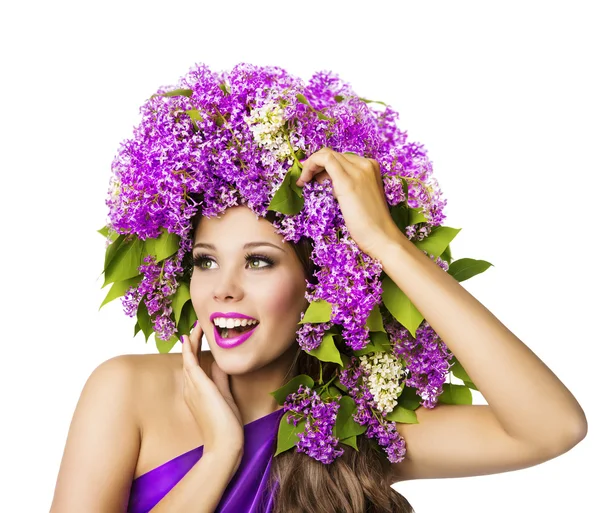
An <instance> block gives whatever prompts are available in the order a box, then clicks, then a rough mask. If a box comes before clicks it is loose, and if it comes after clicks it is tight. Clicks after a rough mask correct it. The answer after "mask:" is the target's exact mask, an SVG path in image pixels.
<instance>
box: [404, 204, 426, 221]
mask: <svg viewBox="0 0 600 513" xmlns="http://www.w3.org/2000/svg"><path fill="white" fill-rule="evenodd" d="M426 222H427V218H426V217H425V215H424V214H423V209H422V208H409V209H408V224H417V223H426Z"/></svg>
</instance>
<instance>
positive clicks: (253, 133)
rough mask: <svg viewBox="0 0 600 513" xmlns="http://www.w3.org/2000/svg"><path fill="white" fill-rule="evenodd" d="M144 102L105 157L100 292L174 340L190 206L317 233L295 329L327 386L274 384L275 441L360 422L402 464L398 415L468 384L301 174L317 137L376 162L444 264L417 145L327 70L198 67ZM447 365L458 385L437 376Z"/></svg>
mask: <svg viewBox="0 0 600 513" xmlns="http://www.w3.org/2000/svg"><path fill="white" fill-rule="evenodd" d="M141 114H142V121H141V123H140V124H139V126H137V127H136V128H135V129H134V134H133V137H132V138H131V139H127V140H125V141H124V142H123V143H122V144H121V147H120V149H119V151H118V154H117V156H116V158H115V160H114V162H113V165H112V170H113V175H112V177H111V181H110V190H109V198H108V199H107V202H106V203H107V205H108V206H109V208H110V213H109V220H108V222H107V225H106V226H105V227H104V228H103V229H101V230H100V233H102V234H103V235H105V236H106V237H107V239H108V240H107V247H106V257H105V265H104V273H105V278H106V280H105V283H104V286H105V285H107V284H109V283H112V287H111V289H110V291H109V293H108V295H107V296H106V299H105V300H104V302H103V303H102V304H103V305H104V304H106V303H107V302H109V301H111V300H113V299H115V298H117V297H122V303H123V307H124V310H125V312H126V314H127V315H129V316H131V317H133V316H136V317H137V322H136V325H135V332H134V335H135V334H137V332H138V331H140V330H141V331H143V333H144V335H145V337H146V340H148V337H149V336H150V335H151V334H152V332H155V341H156V344H157V347H158V349H159V351H160V352H169V351H170V349H171V348H172V347H173V345H174V344H175V343H176V341H177V340H178V339H179V336H180V335H181V334H184V333H185V334H187V333H188V332H189V330H190V327H191V326H192V324H193V323H194V321H195V320H196V319H197V317H196V315H195V312H194V310H193V307H192V303H191V299H190V293H189V280H190V270H189V269H187V267H186V265H185V262H186V257H187V258H189V257H190V254H191V250H192V244H193V240H192V238H193V233H192V218H193V217H194V216H195V215H196V214H197V213H198V212H201V215H202V216H206V217H213V216H216V215H219V214H221V213H223V212H224V211H225V210H226V209H227V208H228V207H232V206H236V205H246V206H247V207H248V208H250V209H251V210H252V211H253V212H254V213H255V214H256V215H257V216H263V217H264V216H265V215H266V214H267V212H268V211H274V212H275V221H274V222H273V226H274V227H275V229H276V231H277V233H279V234H281V235H282V236H283V238H284V240H286V241H294V242H298V241H299V240H300V238H302V237H307V238H309V239H311V241H312V243H313V252H312V255H311V258H312V260H313V262H314V263H315V264H316V268H317V269H318V271H316V272H315V275H314V277H315V280H314V281H316V283H315V284H311V283H308V282H307V292H306V299H307V300H308V301H310V305H309V307H308V309H307V310H306V311H305V312H303V313H302V315H301V318H300V319H299V329H298V331H297V340H298V343H299V344H300V346H301V348H302V349H303V350H304V351H306V352H307V353H309V354H311V355H312V356H314V357H315V358H317V359H318V360H319V361H321V362H335V363H337V364H338V365H339V371H338V372H336V375H335V379H334V380H331V381H329V382H328V383H323V382H317V383H315V382H314V380H313V379H312V378H311V377H310V376H307V375H300V376H296V377H294V378H293V379H292V380H290V381H289V382H288V383H287V384H286V385H284V386H283V387H282V388H280V389H279V390H277V391H275V392H273V395H274V396H275V397H276V398H277V400H278V401H279V403H280V404H284V405H285V406H284V408H285V410H286V413H285V415H284V417H283V418H282V421H281V422H282V424H281V426H282V427H283V435H284V436H282V430H281V429H280V438H279V440H278V446H277V452H276V454H279V453H280V452H282V451H285V450H288V449H290V448H292V447H293V446H296V448H297V450H298V451H302V452H305V453H306V454H308V455H310V456H311V457H313V458H315V459H316V460H318V461H321V462H323V463H331V462H332V461H333V460H334V459H335V458H337V457H338V456H339V455H341V454H342V453H343V449H342V448H341V447H340V446H339V444H340V443H341V444H344V445H347V446H349V447H354V448H356V437H357V436H360V435H362V434H366V436H367V437H369V438H375V439H376V441H377V443H378V446H379V447H380V448H381V449H383V450H384V451H385V452H386V454H387V457H388V459H389V460H390V461H391V462H399V461H401V460H402V459H403V458H404V455H405V452H406V448H405V444H404V439H403V438H402V437H401V436H400V435H399V434H398V433H397V431H396V429H395V422H405V423H410V422H417V420H416V415H415V413H414V410H415V409H416V408H417V407H418V406H419V405H423V406H425V407H427V408H433V407H434V406H435V405H436V403H437V402H438V400H441V401H444V402H456V401H457V399H456V398H457V397H460V396H461V393H462V399H458V400H460V401H465V400H468V398H467V399H465V395H464V394H465V392H467V393H468V397H469V398H470V393H469V391H468V388H473V389H475V386H474V385H473V384H472V382H471V380H470V379H469V378H468V376H466V374H464V370H462V369H461V367H460V364H459V363H458V362H457V361H456V359H455V358H454V357H453V355H452V354H451V353H450V352H449V351H448V348H447V346H446V345H445V344H444V342H443V341H442V340H441V339H440V338H439V337H438V336H437V335H436V333H435V332H434V331H433V330H432V328H431V327H430V326H429V325H428V324H427V322H426V321H424V319H423V318H422V317H420V318H419V316H418V312H416V309H414V306H413V305H412V304H411V303H410V301H408V299H407V298H406V296H403V295H402V291H400V290H399V289H398V288H397V286H395V284H394V283H393V282H392V281H391V280H389V278H387V277H385V276H383V274H384V273H383V272H382V268H381V264H380V263H379V262H378V261H377V260H375V259H372V258H370V257H369V256H368V255H366V254H365V253H363V252H362V251H361V250H360V249H359V248H358V246H357V245H356V243H355V242H354V241H353V240H352V239H351V237H350V236H349V233H348V230H347V229H346V226H345V223H344V219H343V217H342V214H341V211H340V209H339V206H338V204H337V200H336V199H335V198H334V197H333V191H332V187H331V182H330V181H329V180H326V181H324V182H323V183H321V184H319V183H318V182H317V181H316V180H313V181H311V182H309V183H307V184H306V185H305V186H304V187H303V188H299V187H298V186H296V184H295V182H296V179H297V178H298V176H299V175H300V170H301V164H300V160H303V159H304V158H306V157H308V156H310V155H311V154H312V153H314V152H315V151H317V150H319V149H320V148H322V147H324V146H328V147H330V148H332V149H333V150H335V151H338V152H353V153H356V154H358V155H361V156H364V157H369V158H373V159H375V160H377V161H378V162H379V165H380V168H381V173H382V180H383V184H384V190H385V196H386V199H387V202H388V204H389V208H390V212H391V214H392V217H393V219H394V221H395V222H396V224H397V225H398V227H399V228H400V229H401V230H402V232H403V233H404V234H405V235H406V236H407V238H408V239H409V240H411V241H412V242H413V243H414V244H415V245H417V246H420V245H421V246H420V247H421V249H422V250H423V251H425V252H426V253H427V254H428V255H429V256H430V258H432V259H434V260H435V261H436V263H437V264H438V265H439V266H440V267H442V268H443V269H444V270H446V271H449V269H450V268H451V267H452V266H450V267H449V262H450V261H451V255H450V247H449V242H450V240H451V238H452V237H453V236H454V235H456V233H457V230H454V229H452V228H447V227H442V226H441V222H442V221H443V220H444V218H445V216H444V214H443V213H442V209H443V207H444V206H445V201H441V200H440V198H439V197H440V193H439V189H438V187H437V182H436V181H435V179H434V178H432V177H431V172H432V167H431V163H430V161H429V160H428V158H427V154H426V151H425V150H424V149H423V147H422V146H421V145H420V144H417V143H412V142H408V141H407V136H406V132H402V131H401V130H400V129H399V128H398V126H397V124H396V121H397V118H398V114H397V113H396V112H395V111H394V110H393V109H392V108H391V107H389V106H386V105H385V104H382V103H381V102H371V101H369V100H365V99H364V98H361V97H359V96H358V95H357V94H355V93H354V91H353V90H352V88H351V87H350V85H349V84H347V83H345V82H343V81H342V80H340V79H339V78H338V77H337V76H336V75H334V74H332V73H327V72H321V73H316V74H315V75H313V77H312V78H311V79H310V80H309V81H308V83H304V82H303V81H302V80H300V79H299V78H296V77H294V76H292V75H290V74H289V73H287V72H286V71H285V70H283V69H281V68H278V67H259V66H253V65H249V64H239V65H238V66H236V67H234V68H233V69H232V70H231V71H230V72H222V73H216V72H213V71H211V70H210V69H209V68H208V67H207V66H205V65H196V66H194V67H192V68H191V69H190V71H189V72H188V74H187V75H185V76H184V77H182V78H181V79H180V81H179V83H178V84H177V85H176V86H175V87H174V88H173V87H169V88H161V89H159V90H158V91H157V93H156V94H154V95H153V96H152V97H151V98H149V99H148V100H147V101H146V102H145V103H144V105H143V106H142V107H141ZM464 260H465V261H466V260H470V259H464ZM473 262H481V261H474V260H470V263H471V264H472V263H473ZM460 263H461V261H456V262H454V263H453V266H454V265H455V264H459V265H456V266H455V270H456V275H457V274H458V271H459V270H460V271H462V279H466V277H469V276H466V274H468V273H470V275H473V274H476V273H477V272H482V271H483V270H485V269H481V268H480V269H479V270H477V271H475V270H473V265H471V267H469V268H468V270H466V271H465V268H466V267H468V266H467V265H466V262H463V265H462V266H461V265H460ZM459 268H460V269H459ZM457 279H458V278H457ZM411 307H412V310H411ZM415 312H416V314H417V315H415ZM451 365H453V366H454V367H453V373H454V374H455V375H456V376H457V377H459V378H461V379H463V381H464V382H465V385H464V388H465V390H463V389H462V388H460V389H457V388H452V387H463V386H462V385H452V384H448V383H445V380H446V376H448V373H449V369H450V367H451ZM461 391H462V392H461ZM458 392H461V393H458ZM307 408H308V410H307ZM306 411H309V413H308V414H306V413H305V412H306ZM299 421H302V422H300V424H299ZM290 433H295V434H296V435H297V436H296V437H291V436H289V434H290ZM289 440H292V442H289ZM294 440H295V442H294Z"/></svg>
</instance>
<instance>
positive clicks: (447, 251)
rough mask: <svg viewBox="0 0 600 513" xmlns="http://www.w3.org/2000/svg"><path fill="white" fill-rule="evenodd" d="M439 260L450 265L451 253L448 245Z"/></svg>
mask: <svg viewBox="0 0 600 513" xmlns="http://www.w3.org/2000/svg"><path fill="white" fill-rule="evenodd" d="M440 258H441V259H442V260H445V261H446V262H448V263H452V252H451V251H450V244H448V247H447V248H446V249H445V250H444V252H443V253H442V254H441V255H440Z"/></svg>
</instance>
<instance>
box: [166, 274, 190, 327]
mask: <svg viewBox="0 0 600 513" xmlns="http://www.w3.org/2000/svg"><path fill="white" fill-rule="evenodd" d="M190 298H191V296H190V286H189V285H188V284H187V283H186V282H180V283H179V286H178V287H177V290H176V291H175V294H173V295H172V296H171V308H172V309H173V317H174V319H175V324H176V325H177V324H179V318H180V316H181V310H182V309H183V307H184V305H185V304H186V303H187V302H188V301H189V300H190Z"/></svg>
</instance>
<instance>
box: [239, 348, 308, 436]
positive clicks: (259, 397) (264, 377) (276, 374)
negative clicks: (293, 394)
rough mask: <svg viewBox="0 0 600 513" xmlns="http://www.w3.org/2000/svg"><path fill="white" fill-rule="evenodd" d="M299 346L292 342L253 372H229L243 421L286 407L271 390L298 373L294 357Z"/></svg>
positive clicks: (255, 418)
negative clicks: (235, 373)
mask: <svg viewBox="0 0 600 513" xmlns="http://www.w3.org/2000/svg"><path fill="white" fill-rule="evenodd" d="M298 349H299V347H298V344H297V343H295V344H292V345H291V347H290V348H289V349H288V350H287V351H286V352H285V353H283V354H282V355H281V356H280V357H279V358H277V359H275V360H273V361H272V362H270V363H269V364H268V365H265V366H264V367H261V368H260V369H258V370H256V371H254V372H249V373H246V374H240V375H231V376H229V387H230V389H231V394H232V396H233V399H234V400H235V403H236V404H237V406H238V409H239V410H240V414H241V415H242V423H243V424H244V425H245V424H248V423H250V422H252V421H254V420H257V419H259V418H261V417H264V416H265V415H268V414H269V413H272V412H274V411H275V410H278V409H280V408H282V407H283V406H282V405H279V404H278V403H277V401H276V400H275V398H274V397H273V396H272V395H271V394H270V393H271V392H273V391H275V390H277V389H278V388H280V387H282V386H283V385H284V384H285V383H287V382H288V381H289V380H290V379H292V377H294V376H296V375H297V369H298V365H297V362H295V361H294V360H295V356H296V353H297V351H298Z"/></svg>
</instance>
